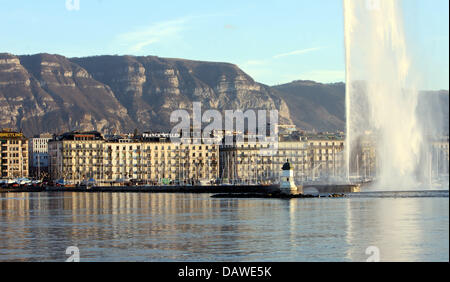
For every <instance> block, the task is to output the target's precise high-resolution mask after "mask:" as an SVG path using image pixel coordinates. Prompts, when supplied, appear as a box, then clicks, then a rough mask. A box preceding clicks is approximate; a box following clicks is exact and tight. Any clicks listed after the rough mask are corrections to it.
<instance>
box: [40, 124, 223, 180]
mask: <svg viewBox="0 0 450 282" xmlns="http://www.w3.org/2000/svg"><path fill="white" fill-rule="evenodd" d="M49 154H50V160H51V161H50V168H51V169H50V171H51V176H52V178H53V179H64V180H65V181H67V182H70V183H74V184H77V183H83V182H86V181H87V182H89V181H95V182H96V183H104V184H105V185H106V184H118V183H124V182H130V181H134V182H138V183H148V184H169V183H198V182H200V181H206V182H210V181H212V180H215V179H216V178H217V177H218V157H219V146H218V145H214V144H173V143H170V140H169V139H168V138H167V137H166V136H164V135H162V134H160V135H151V136H148V135H141V136H139V137H123V136H116V137H113V138H110V139H108V140H106V139H104V138H103V136H101V135H100V134H99V133H96V132H85V133H81V132H71V133H67V134H64V135H62V136H59V137H57V138H56V140H55V141H51V142H50V143H49Z"/></svg>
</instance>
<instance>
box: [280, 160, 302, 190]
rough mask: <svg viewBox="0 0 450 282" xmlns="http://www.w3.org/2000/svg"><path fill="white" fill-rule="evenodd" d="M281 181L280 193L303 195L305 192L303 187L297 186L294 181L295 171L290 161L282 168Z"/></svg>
mask: <svg viewBox="0 0 450 282" xmlns="http://www.w3.org/2000/svg"><path fill="white" fill-rule="evenodd" d="M281 170H282V171H281V179H280V191H281V193H282V194H285V195H296V194H301V193H302V192H303V191H302V190H303V189H302V187H298V188H297V186H296V185H295V181H294V171H293V170H292V167H291V164H290V163H289V160H287V161H286V163H285V164H284V165H283V167H282V168H281Z"/></svg>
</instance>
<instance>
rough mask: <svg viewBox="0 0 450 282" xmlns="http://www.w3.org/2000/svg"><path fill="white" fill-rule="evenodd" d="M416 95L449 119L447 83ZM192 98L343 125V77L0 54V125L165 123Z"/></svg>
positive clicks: (145, 60)
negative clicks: (281, 76) (323, 79)
mask: <svg viewBox="0 0 450 282" xmlns="http://www.w3.org/2000/svg"><path fill="white" fill-rule="evenodd" d="M423 95H426V97H428V96H430V97H433V98H432V99H431V101H432V102H430V103H432V104H433V105H435V104H436V103H437V104H438V105H447V106H446V107H444V109H443V111H444V119H445V120H446V121H447V122H446V123H447V124H448V91H441V92H432V93H428V92H427V93H424V94H423ZM424 97H425V96H424ZM197 101H198V102H202V109H203V110H207V109H218V110H235V109H242V110H244V111H245V110H247V109H255V110H257V109H266V110H270V109H278V110H279V113H280V122H281V123H288V124H291V123H293V124H295V125H297V127H298V128H300V129H304V130H313V129H314V130H317V131H336V130H344V128H345V85H344V83H335V84H321V83H316V82H313V81H294V82H292V83H288V84H284V85H278V86H273V87H270V86H267V85H264V84H261V83H258V82H256V81H254V80H253V78H251V77H250V76H249V75H247V74H246V73H244V72H243V71H242V70H241V69H239V68H238V67H237V66H236V65H233V64H229V63H216V62H200V61H190V60H184V59H166V58H159V57H155V56H147V57H134V56H96V57H86V58H66V57H63V56H60V55H50V54H36V55H30V56H15V55H12V54H6V53H2V54H0V127H10V128H15V129H20V130H23V132H24V133H25V134H26V135H33V134H37V133H40V132H52V133H59V132H63V131H69V130H76V129H79V130H99V131H101V132H104V133H114V132H132V131H133V130H134V129H136V128H137V129H139V130H141V131H144V130H145V131H148V130H153V131H156V130H170V128H171V127H172V126H173V125H174V124H171V123H170V122H169V117H170V113H171V112H172V111H173V110H178V109H187V110H188V111H190V110H191V109H192V103H193V102H197ZM425 101H429V99H428V98H425ZM423 104H427V103H425V102H424V103H423ZM428 104H429V103H428ZM447 132H448V126H447Z"/></svg>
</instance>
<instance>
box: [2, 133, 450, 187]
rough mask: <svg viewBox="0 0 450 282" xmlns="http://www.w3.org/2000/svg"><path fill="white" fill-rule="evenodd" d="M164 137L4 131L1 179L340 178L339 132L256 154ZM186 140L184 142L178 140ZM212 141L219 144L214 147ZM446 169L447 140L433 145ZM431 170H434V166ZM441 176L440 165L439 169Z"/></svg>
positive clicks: (368, 160)
mask: <svg viewBox="0 0 450 282" xmlns="http://www.w3.org/2000/svg"><path fill="white" fill-rule="evenodd" d="M170 137H171V136H170V134H161V133H143V134H139V135H130V134H128V135H115V136H103V135H102V134H100V133H98V132H77V131H74V132H68V133H64V134H61V135H56V136H54V135H50V134H41V135H39V136H35V137H33V138H29V139H27V138H26V137H25V136H24V135H23V134H22V133H19V132H14V131H12V130H2V131H0V142H1V148H0V153H1V160H0V168H1V177H0V178H3V179H12V178H20V177H33V178H36V179H44V178H45V179H48V180H54V181H57V180H60V181H63V182H64V183H70V184H81V183H83V182H89V181H91V182H95V183H96V184H97V185H117V184H120V183H125V182H130V181H132V182H136V183H141V184H197V183H199V182H206V183H217V182H220V183H243V184H253V183H274V182H276V181H277V180H278V179H279V173H280V171H281V167H282V165H283V164H284V163H285V162H286V160H289V162H290V163H291V165H292V167H293V168H294V178H295V180H296V181H298V182H304V181H313V180H317V179H321V180H326V179H335V178H336V177H338V176H342V175H344V174H345V171H344V169H346V167H345V165H346V164H345V156H344V143H345V140H344V136H343V134H341V133H332V134H331V133H322V134H304V133H299V132H297V131H289V132H287V133H286V132H285V133H282V134H280V135H279V137H278V140H277V148H276V150H272V153H271V154H264V153H261V152H262V151H263V150H265V149H267V148H268V147H269V146H268V145H267V144H265V143H258V142H249V141H248V139H246V138H243V139H242V141H236V142H233V143H232V144H231V145H228V144H227V145H225V144H224V142H223V138H224V133H222V134H217V135H214V136H212V137H211V140H205V139H203V140H200V141H198V142H195V141H197V140H190V141H191V142H181V143H180V144H175V143H172V142H171V138H170ZM185 141H186V140H185ZM217 141H219V142H217ZM366 147H367V148H363V149H362V151H361V152H362V153H361V155H360V156H359V157H358V158H360V164H361V165H360V166H359V167H358V170H359V174H361V175H364V176H374V175H375V174H376V165H375V161H373V159H374V158H375V157H374V154H375V153H374V149H373V148H372V147H371V146H370V145H367V146H366ZM435 147H436V148H437V149H438V150H439V152H440V153H439V158H442V160H441V162H442V163H448V158H449V154H448V138H446V140H442V141H439V142H437V143H436V144H435ZM438 169H439V168H438ZM443 170H446V171H443V173H447V174H448V166H447V167H446V168H443Z"/></svg>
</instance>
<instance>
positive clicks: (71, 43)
mask: <svg viewBox="0 0 450 282" xmlns="http://www.w3.org/2000/svg"><path fill="white" fill-rule="evenodd" d="M356 1H366V0H356ZM371 1H373V0H371ZM448 11H449V1H448V0H404V1H403V11H402V12H403V15H404V20H405V26H406V31H405V32H406V34H407V37H408V40H409V41H408V43H409V46H410V47H411V48H410V50H411V53H412V58H413V60H414V66H415V67H416V68H417V69H419V70H420V71H421V77H422V80H423V83H422V86H421V87H422V88H424V89H427V90H438V89H449V79H448V77H449V57H448V54H449V14H448V13H449V12H448ZM0 26H1V28H0V52H7V53H12V54H15V55H23V54H35V53H50V54H60V55H63V56H67V57H83V56H93V55H114V54H117V55H137V56H147V55H154V56H159V57H169V58H185V59H192V60H204V61H215V62H229V63H233V64H236V65H238V66H239V67H240V68H242V69H243V70H244V71H245V72H246V73H248V74H249V75H251V76H252V77H253V78H254V79H255V80H256V81H258V82H261V83H264V84H267V85H276V84H282V83H287V82H290V81H293V80H299V79H301V80H315V81H319V82H324V83H331V82H340V81H344V78H345V59H344V57H345V56H344V55H345V52H344V32H343V27H344V24H343V11H342V1H341V0H276V1H275V0H270V1H269V0H267V1H266V0H201V1H200V0H171V1H152V0H142V1H138V0H128V1H123V0H47V1H36V0H15V1H11V0H0Z"/></svg>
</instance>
